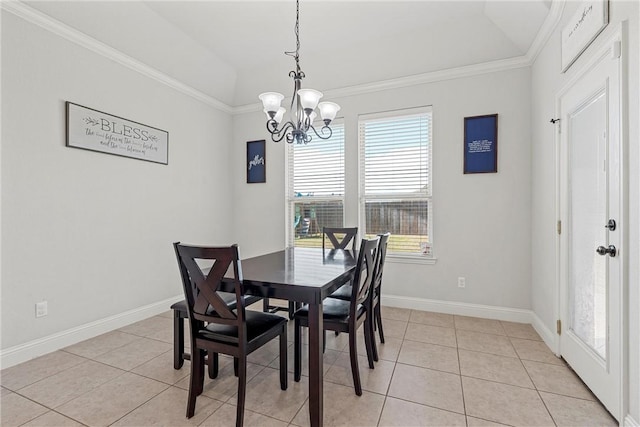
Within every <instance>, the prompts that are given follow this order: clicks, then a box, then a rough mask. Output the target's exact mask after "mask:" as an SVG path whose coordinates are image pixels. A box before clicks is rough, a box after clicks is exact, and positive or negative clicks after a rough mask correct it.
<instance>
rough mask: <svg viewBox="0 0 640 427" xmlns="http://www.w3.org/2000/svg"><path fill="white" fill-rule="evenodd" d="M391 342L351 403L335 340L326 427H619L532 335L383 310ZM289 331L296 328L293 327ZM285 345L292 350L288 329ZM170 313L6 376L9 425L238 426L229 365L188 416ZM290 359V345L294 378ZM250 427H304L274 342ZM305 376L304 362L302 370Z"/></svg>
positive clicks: (340, 341)
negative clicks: (283, 380) (283, 384)
mask: <svg viewBox="0 0 640 427" xmlns="http://www.w3.org/2000/svg"><path fill="white" fill-rule="evenodd" d="M383 318H384V328H385V335H386V343H385V344H380V345H379V352H380V361H379V362H378V363H377V364H376V366H375V369H373V370H370V369H369V368H368V366H367V362H366V357H365V352H364V339H363V338H362V331H359V353H360V355H361V356H360V373H361V378H362V387H363V390H364V391H363V394H362V396H360V397H358V396H356V395H355V393H354V391H353V386H352V380H351V371H350V365H349V356H348V341H347V336H346V335H345V334H341V335H339V336H337V337H336V336H335V335H334V334H332V333H330V334H328V340H327V341H328V342H327V351H326V353H325V357H324V363H325V386H324V390H325V398H324V399H325V400H324V407H325V413H324V424H325V425H326V426H489V425H492V426H495V425H513V426H516V425H523V426H556V425H557V426H591V425H593V426H604V425H617V423H616V422H615V420H614V419H613V418H612V417H611V416H610V415H609V414H608V413H607V412H606V410H604V408H603V407H602V405H601V404H600V403H599V402H598V401H597V399H596V398H595V397H594V396H593V395H592V394H591V392H590V391H589V390H588V389H587V387H585V385H584V384H583V383H582V382H581V381H580V379H579V378H578V377H577V376H576V375H575V374H574V373H573V372H572V371H571V370H570V369H569V368H568V367H567V366H566V364H565V363H564V362H563V361H562V360H561V359H558V358H556V357H555V356H554V355H553V354H552V353H551V351H550V350H549V349H548V348H547V347H546V345H545V344H544V343H543V342H542V341H541V340H540V337H539V336H538V334H537V333H536V332H535V331H534V329H533V328H532V327H531V326H530V325H526V324H519V323H510V322H501V321H496V320H487V319H478V318H471V317H463V316H452V315H447V314H439V313H429V312H423V311H415V310H405V309H398V308H390V307H384V308H383ZM290 326H293V325H292V324H291V325H290ZM289 340H290V341H292V340H293V331H292V328H291V327H290V328H289ZM171 343H172V318H171V312H166V313H163V314H162V315H160V316H156V317H152V318H150V319H147V320H144V321H141V322H138V323H135V324H133V325H130V326H127V327H124V328H122V329H120V330H117V331H113V332H110V333H107V334H104V335H101V336H99V337H96V338H93V339H90V340H87V341H84V342H81V343H78V344H76V345H73V346H71V347H68V348H65V349H62V350H60V351H56V352H54V353H51V354H48V355H45V356H42V357H39V358H37V359H34V360H31V361H29V362H25V363H23V364H20V365H18V366H14V367H11V368H8V369H5V370H3V371H2V372H0V376H1V378H0V383H1V385H2V388H1V391H2V393H1V403H0V411H1V418H0V424H1V425H2V426H81V425H88V426H94V425H95V426H107V425H114V426H191V425H193V426H195V425H201V426H227V425H234V422H235V401H236V397H235V393H236V389H237V381H236V378H235V377H234V376H233V364H232V363H231V359H229V358H227V357H222V358H221V362H220V375H219V377H218V378H217V379H216V380H209V379H208V378H207V379H206V380H205V388H204V392H203V394H202V395H201V396H199V397H198V401H197V406H196V414H195V416H194V417H193V418H192V419H189V420H187V419H186V418H185V416H184V414H185V408H186V400H187V389H188V387H189V362H186V363H185V366H184V367H183V368H182V369H181V370H178V371H176V370H174V369H173V363H172V350H171V349H172V344H171ZM292 360H293V348H292V344H291V343H290V346H289V371H290V372H292V371H293V369H292V366H293V363H292ZM249 362H250V364H249V368H248V392H247V402H246V412H245V425H248V426H283V427H286V426H301V427H305V426H307V425H308V423H309V421H308V399H307V397H308V378H307V377H305V376H304V375H306V374H307V370H306V368H305V369H304V370H303V377H302V380H301V382H300V383H296V382H294V381H293V375H291V376H290V377H289V388H288V390H286V391H281V390H280V388H279V379H278V378H279V377H278V371H277V367H278V346H277V341H276V342H273V343H272V344H270V345H267V346H265V347H263V348H262V349H260V350H259V351H257V352H255V353H254V354H252V355H251V356H250V359H249ZM303 366H305V367H306V360H304V361H303Z"/></svg>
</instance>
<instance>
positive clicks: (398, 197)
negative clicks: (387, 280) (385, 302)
mask: <svg viewBox="0 0 640 427" xmlns="http://www.w3.org/2000/svg"><path fill="white" fill-rule="evenodd" d="M422 114H428V115H429V116H430V117H429V126H428V131H429V135H428V140H427V144H428V147H427V172H428V178H427V189H428V191H426V193H424V194H393V193H386V194H373V195H368V196H367V194H366V192H365V184H366V183H365V174H366V171H365V143H366V141H365V140H364V138H363V126H364V125H365V123H366V122H371V121H374V120H380V119H385V118H402V117H407V116H416V115H422ZM432 164H433V107H432V106H430V105H428V106H421V107H414V108H404V109H399V110H390V111H383V112H377V113H369V114H360V115H359V116H358V193H359V194H358V209H359V215H358V222H359V224H358V225H359V230H360V233H361V236H365V235H366V233H367V229H366V202H367V201H371V200H388V201H410V200H424V201H426V202H427V236H428V239H429V240H428V243H429V246H430V248H431V254H430V255H423V254H421V253H420V252H391V251H389V252H388V259H389V260H392V261H395V262H400V263H410V264H414V263H417V264H434V263H435V262H436V257H435V251H434V248H435V246H434V239H433V168H432Z"/></svg>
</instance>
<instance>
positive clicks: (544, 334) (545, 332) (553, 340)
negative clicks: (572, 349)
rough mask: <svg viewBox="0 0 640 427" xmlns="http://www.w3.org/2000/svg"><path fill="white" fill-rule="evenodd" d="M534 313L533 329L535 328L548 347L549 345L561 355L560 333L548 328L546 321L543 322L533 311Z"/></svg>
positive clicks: (556, 353)
mask: <svg viewBox="0 0 640 427" xmlns="http://www.w3.org/2000/svg"><path fill="white" fill-rule="evenodd" d="M532 315H533V321H532V322H531V325H532V326H533V329H535V330H536V332H537V333H538V335H540V337H541V338H542V340H543V341H544V343H545V344H546V345H547V347H549V348H550V349H551V351H553V352H554V353H555V355H556V356H558V357H560V338H559V336H558V334H557V333H555V332H554V331H552V330H551V329H549V328H547V327H546V326H545V324H544V322H542V320H541V319H540V318H539V317H538V316H537V315H536V314H535V313H532Z"/></svg>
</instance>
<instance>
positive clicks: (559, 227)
mask: <svg viewBox="0 0 640 427" xmlns="http://www.w3.org/2000/svg"><path fill="white" fill-rule="evenodd" d="M556 230H558V234H562V221H560V220H558V224H557V225H556Z"/></svg>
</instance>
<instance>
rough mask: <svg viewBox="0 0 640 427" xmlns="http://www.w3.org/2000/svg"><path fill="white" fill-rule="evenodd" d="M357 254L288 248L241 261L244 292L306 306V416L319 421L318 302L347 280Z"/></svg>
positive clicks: (312, 421) (314, 423)
mask: <svg viewBox="0 0 640 427" xmlns="http://www.w3.org/2000/svg"><path fill="white" fill-rule="evenodd" d="M356 258H357V256H356V254H355V253H354V252H353V251H350V250H346V249H326V250H324V249H321V248H304V247H289V248H286V249H283V250H280V251H277V252H272V253H268V254H265V255H260V256H256V257H252V258H246V259H242V260H241V263H240V265H241V269H242V280H243V285H244V289H245V292H246V293H247V294H250V295H255V296H261V297H265V298H278V299H284V300H288V301H294V302H301V303H304V304H308V305H309V417H310V424H311V426H312V427H320V426H322V422H323V399H324V396H323V366H322V362H323V360H322V354H323V342H322V340H323V339H324V328H323V315H322V301H323V300H324V299H325V298H326V297H327V296H329V295H330V294H331V293H332V292H333V291H335V290H336V289H337V288H338V287H340V286H341V285H343V284H345V283H346V282H348V281H349V280H350V279H351V277H352V275H353V273H354V271H355V268H356V262H357V259H356Z"/></svg>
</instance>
